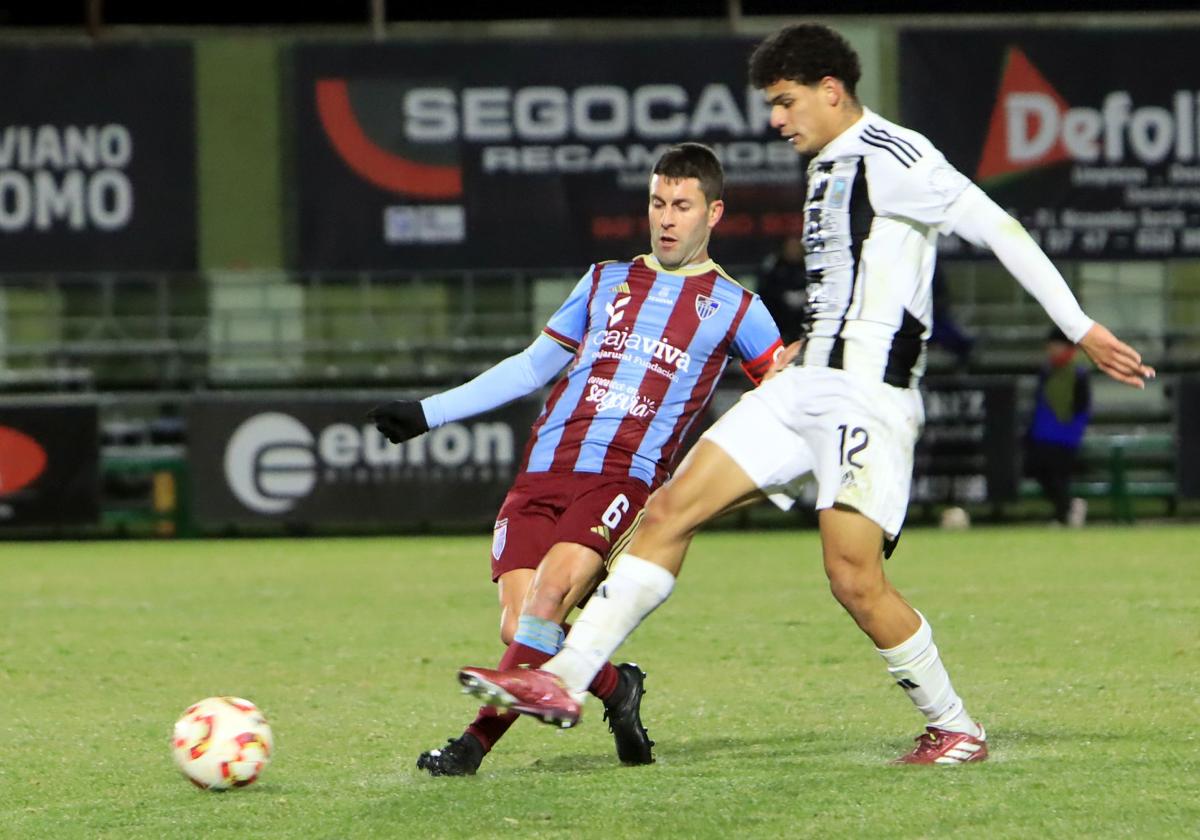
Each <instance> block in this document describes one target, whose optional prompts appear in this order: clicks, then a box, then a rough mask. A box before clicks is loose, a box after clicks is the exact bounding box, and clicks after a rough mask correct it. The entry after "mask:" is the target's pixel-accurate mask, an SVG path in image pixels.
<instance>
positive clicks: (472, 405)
mask: <svg viewBox="0 0 1200 840" xmlns="http://www.w3.org/2000/svg"><path fill="white" fill-rule="evenodd" d="M574 355H575V354H574V353H572V352H571V351H570V350H568V349H567V348H565V347H563V346H562V345H561V344H559V343H558V342H557V341H554V340H553V339H552V338H549V337H548V336H546V335H545V334H542V335H539V336H538V337H537V338H535V339H534V340H533V343H532V344H530V345H529V346H528V347H526V348H525V349H524V350H522V351H521V352H520V353H517V354H516V355H513V356H509V357H508V358H507V359H505V360H504V361H502V362H499V363H497V364H495V365H493V366H492V367H490V368H488V369H487V370H485V371H484V372H483V373H481V374H479V375H478V376H476V377H475V378H474V379H472V380H471V381H470V382H465V383H463V384H462V385H459V386H458V387H457V388H451V389H450V390H449V391H443V392H442V393H440V394H434V395H433V396H431V397H426V398H425V399H423V400H421V410H422V411H424V412H425V422H427V423H428V424H429V428H431V429H433V428H436V427H437V426H441V425H444V424H446V423H453V422H454V421H455V420H462V419H463V418H464V417H472V416H474V415H476V414H482V413H483V412H485V411H490V410H492V409H493V408H498V407H500V406H502V405H504V404H505V403H507V402H512V401H513V400H515V399H516V398H517V397H523V396H525V395H526V394H531V393H533V392H534V391H536V390H537V389H538V388H541V387H542V386H543V385H545V384H546V383H547V382H549V381H550V380H552V379H553V378H554V377H555V376H557V375H558V373H559V371H561V370H562V369H563V368H564V367H566V366H567V363H568V362H570V361H571V359H572V358H574Z"/></svg>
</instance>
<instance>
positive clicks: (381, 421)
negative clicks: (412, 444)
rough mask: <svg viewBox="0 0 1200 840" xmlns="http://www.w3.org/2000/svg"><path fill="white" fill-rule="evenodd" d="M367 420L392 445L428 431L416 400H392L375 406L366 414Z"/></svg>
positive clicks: (423, 415) (422, 412) (427, 425)
mask: <svg viewBox="0 0 1200 840" xmlns="http://www.w3.org/2000/svg"><path fill="white" fill-rule="evenodd" d="M367 419H368V420H370V421H371V422H372V423H374V424H375V428H377V429H379V432H380V434H382V435H383V436H384V437H385V438H387V439H388V440H390V441H391V442H392V443H403V442H404V441H406V440H408V439H409V438H415V437H416V436H417V435H423V434H425V433H426V432H428V431H429V422H428V421H427V420H426V419H425V412H424V410H423V409H422V408H421V403H420V402H418V401H417V400H392V401H391V402H386V403H383V404H382V405H377V406H375V407H374V408H372V409H371V410H370V411H368V412H367Z"/></svg>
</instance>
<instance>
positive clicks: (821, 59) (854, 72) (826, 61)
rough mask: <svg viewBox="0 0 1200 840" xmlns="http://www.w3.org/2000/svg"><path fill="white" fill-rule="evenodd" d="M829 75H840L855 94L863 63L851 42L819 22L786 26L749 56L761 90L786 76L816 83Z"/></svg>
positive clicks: (752, 78)
mask: <svg viewBox="0 0 1200 840" xmlns="http://www.w3.org/2000/svg"><path fill="white" fill-rule="evenodd" d="M826 76H833V77H834V78H835V79H840V80H841V82H842V84H843V85H844V86H845V88H846V92H847V93H849V94H850V95H851V96H854V95H855V94H854V87H855V85H857V84H858V80H859V79H860V78H861V77H862V66H861V65H860V64H859V62H858V53H856V52H855V51H854V47H852V46H850V42H849V41H847V40H846V39H845V38H843V37H842V36H841V35H840V34H838V33H837V32H835V31H833V30H832V29H830V28H829V27H828V26H822V25H821V24H819V23H797V24H793V25H792V26H785V27H784V28H783V29H780V30H779V31H778V32H776V33H775V34H774V35H772V36H771V37H770V38H767V39H766V40H765V41H763V42H762V43H761V44H759V45H758V46H757V47H756V48H755V50H754V52H753V53H752V54H751V56H750V83H751V84H753V85H754V86H755V87H756V88H759V89H760V90H761V89H762V88H766V87H770V86H771V85H773V84H775V83H776V82H781V81H785V80H786V81H792V82H799V83H800V84H802V85H815V84H816V83H817V82H819V81H821V79H823V78H825V77H826Z"/></svg>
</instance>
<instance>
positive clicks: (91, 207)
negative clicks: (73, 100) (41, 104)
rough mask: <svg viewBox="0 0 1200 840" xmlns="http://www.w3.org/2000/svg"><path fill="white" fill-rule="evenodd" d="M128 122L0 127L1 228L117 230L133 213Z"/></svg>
mask: <svg viewBox="0 0 1200 840" xmlns="http://www.w3.org/2000/svg"><path fill="white" fill-rule="evenodd" d="M132 159H133V137H132V135H131V134H130V132H129V129H128V128H126V127H125V126H123V125H118V124H108V125H103V126H95V125H88V126H76V125H68V126H62V127H60V126H56V125H40V126H29V125H9V126H6V127H5V128H4V129H3V130H0V231H3V232H5V233H15V232H19V231H23V230H30V229H32V230H37V231H48V230H52V229H53V228H54V227H56V226H57V225H62V226H64V227H66V228H68V229H70V230H84V229H86V228H88V227H92V228H95V229H97V230H102V231H115V230H119V229H121V228H123V227H125V226H127V225H128V224H129V223H130V221H131V220H132V219H133V210H134V196H133V185H132V184H131V183H130V180H129V176H128V175H126V174H125V172H124V171H123V170H124V168H125V167H126V166H128V165H129V163H130V161H131V160H132Z"/></svg>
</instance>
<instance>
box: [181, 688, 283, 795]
mask: <svg viewBox="0 0 1200 840" xmlns="http://www.w3.org/2000/svg"><path fill="white" fill-rule="evenodd" d="M273 747H274V738H273V736H272V735H271V726H270V724H268V723H267V719H266V717H265V716H264V715H263V713H262V712H261V711H259V709H258V706H255V705H254V704H253V703H251V702H250V701H249V700H243V699H242V698H240V697H208V698H206V699H204V700H201V701H200V702H199V703H193V704H192V705H191V706H189V707H188V710H187V711H186V712H184V713H183V716H182V717H181V718H179V720H177V721H175V734H174V736H173V737H172V739H171V751H172V752H173V753H174V755H175V763H176V764H177V765H179V769H180V770H181V771H183V775H185V776H187V777H188V779H189V780H190V781H191V782H192V784H194V785H195V786H196V787H199V788H203V789H205V790H228V789H229V788H231V787H245V786H246V785H248V784H250V783H251V782H253V781H254V780H255V779H257V778H258V775H259V773H261V772H262V770H263V768H264V767H266V765H267V762H268V761H270V759H271V751H272V749H273Z"/></svg>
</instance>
